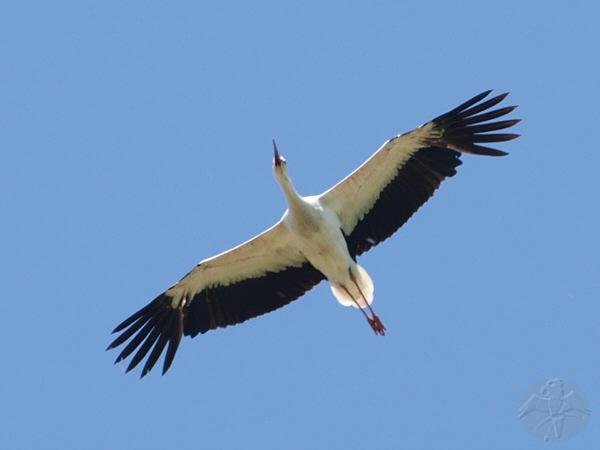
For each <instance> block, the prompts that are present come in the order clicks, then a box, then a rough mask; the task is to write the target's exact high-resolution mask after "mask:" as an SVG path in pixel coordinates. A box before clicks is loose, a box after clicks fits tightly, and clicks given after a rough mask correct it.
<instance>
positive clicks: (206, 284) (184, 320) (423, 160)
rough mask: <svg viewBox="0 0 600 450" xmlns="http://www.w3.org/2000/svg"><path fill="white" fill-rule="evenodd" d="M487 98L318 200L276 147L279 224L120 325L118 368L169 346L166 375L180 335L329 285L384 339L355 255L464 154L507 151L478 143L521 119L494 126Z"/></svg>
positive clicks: (401, 141) (398, 144)
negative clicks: (281, 199) (284, 206)
mask: <svg viewBox="0 0 600 450" xmlns="http://www.w3.org/2000/svg"><path fill="white" fill-rule="evenodd" d="M490 92H491V91H487V92H484V93H482V94H480V95H478V96H476V97H474V98H472V99H471V100H469V101H467V102H465V103H463V104H462V105H460V106H459V107H457V108H455V109H453V110H452V111H450V112H448V113H446V114H443V115H441V116H439V117H437V118H435V119H434V120H432V121H430V122H428V123H426V124H425V125H423V126H421V127H419V128H417V129H415V130H413V131H411V132H409V133H405V134H402V135H399V136H396V137H395V138H393V139H391V140H389V141H388V142H386V143H385V144H384V145H383V146H382V147H381V148H380V149H379V150H377V151H376V152H375V153H374V154H373V155H372V156H371V157H370V158H369V159H368V160H367V161H366V162H365V163H363V164H362V165H361V166H360V167H359V168H358V169H356V170H355V171H354V172H352V173H351V174H350V175H348V176H347V177H346V178H344V179H343V180H342V181H341V182H339V183H338V184H337V185H335V186H333V187H332V188H331V189H329V190H328V191H326V192H324V193H323V194H321V195H319V196H313V197H301V196H300V195H298V194H297V193H296V191H295V190H294V188H293V186H292V184H291V181H290V180H289V177H288V175H287V168H286V164H285V159H284V158H282V157H279V154H278V152H277V150H275V160H274V171H275V177H276V179H277V181H279V183H280V185H281V186H282V188H283V190H284V194H285V195H286V199H287V200H288V205H289V208H288V210H287V211H286V213H285V214H284V217H283V218H282V219H281V220H280V221H279V222H278V223H277V224H275V225H274V226H273V227H271V228H269V229H268V230H267V231H265V232H264V233H261V234H260V235H258V236H256V237H255V238H253V239H251V240H249V241H247V242H245V243H243V244H241V245H239V246H237V247H235V248H233V249H231V250H229V251H226V252H224V253H222V254H220V255H217V256H215V257H212V258H208V259H206V260H203V261H201V262H200V263H199V264H198V265H197V266H196V267H195V268H194V269H192V270H191V271H190V272H189V273H188V274H187V275H186V276H185V277H183V278H182V279H181V280H180V281H179V282H178V283H177V284H175V285H174V286H172V287H171V288H170V289H168V290H167V291H165V292H164V293H162V294H161V295H159V296H158V297H156V298H155V299H154V300H153V301H152V302H150V303H149V304H148V305H147V306H145V307H144V308H142V309H141V310H139V311H138V312H136V313H135V314H133V315H132V316H131V317H129V318H128V319H127V320H125V321H124V322H122V323H121V324H120V325H119V326H117V327H116V328H115V330H114V331H113V333H120V334H119V336H118V337H117V338H116V339H115V340H114V341H113V342H112V343H111V344H110V346H109V347H108V349H112V348H116V347H118V346H120V345H123V344H125V343H127V344H126V345H125V347H124V348H123V350H122V351H121V353H120V354H119V356H118V357H117V360H116V362H120V361H122V360H123V359H125V358H127V357H128V356H130V355H132V354H134V353H135V354H134V356H133V358H132V359H131V362H130V363H129V365H128V367H127V371H130V370H131V369H133V368H134V367H136V366H137V365H138V364H139V363H140V362H141V361H142V360H143V359H144V358H145V357H147V359H146V363H145V365H144V368H143V369H142V376H144V375H145V374H146V373H148V372H149V371H150V370H151V369H152V368H153V367H154V365H155V364H156V362H157V361H158V358H159V357H160V355H161V354H162V353H163V352H164V350H165V348H166V354H165V358H164V364H163V374H164V373H165V372H166V371H167V370H168V369H169V367H170V366H171V363H172V361H173V358H174V356H175V353H176V351H177V348H178V346H179V343H180V341H181V338H182V336H183V335H188V336H191V337H194V336H196V335H197V334H198V333H205V332H207V331H208V330H212V329H216V328H219V327H226V326H228V325H234V324H237V323H241V322H244V321H245V320H248V319H250V318H253V317H256V316H259V315H261V314H265V313H267V312H270V311H273V310H275V309H278V308H280V307H282V306H285V305H287V304H288V303H290V302H292V301H293V300H295V299H297V298H298V297H300V296H302V295H303V294H304V293H305V292H307V291H308V290H310V289H311V288H313V287H314V286H315V285H317V284H318V283H319V282H321V281H322V280H323V279H325V278H327V279H328V280H329V281H330V283H331V286H332V290H333V292H334V294H335V296H336V297H337V298H338V300H339V301H340V302H341V303H342V304H354V305H355V306H357V307H359V309H360V310H361V311H362V312H363V313H364V314H365V316H366V317H367V320H368V321H369V324H370V325H371V327H372V328H373V330H374V331H375V332H376V333H378V334H384V332H385V327H384V326H383V324H382V323H381V321H380V320H379V318H378V317H377V315H376V314H375V313H374V312H373V310H372V309H371V306H370V303H371V301H372V290H373V287H372V283H371V281H370V278H369V276H368V275H367V274H366V272H364V274H363V273H362V271H364V269H362V268H361V267H360V266H358V264H356V257H357V256H359V255H361V254H362V253H364V252H365V251H367V250H369V249H370V248H371V247H373V246H375V245H377V244H378V243H379V242H381V241H383V240H385V239H387V238H388V237H390V236H391V235H392V234H393V233H394V232H395V231H396V230H397V229H398V228H400V227H401V226H402V225H403V224H404V223H405V222H406V221H407V220H408V219H409V218H410V217H411V216H412V215H413V214H414V213H415V212H416V211H417V210H418V209H419V207H420V206H421V205H423V204H424V203H425V202H426V201H427V200H428V199H429V198H430V197H431V196H432V195H433V193H434V191H435V190H436V189H437V188H438V187H439V185H440V183H441V182H442V181H443V180H444V179H446V178H447V177H451V176H453V175H454V174H455V173H456V167H457V166H458V165H460V164H461V161H460V159H459V156H460V154H461V153H471V154H476V155H488V156H502V155H505V154H506V153H504V152H502V151H499V150H495V149H492V148H489V147H486V146H483V145H481V144H486V143H494V142H502V141H508V140H511V139H514V138H516V137H518V135H516V134H508V133H493V132H494V131H498V130H504V129H506V128H510V127H512V126H513V125H515V124H516V123H518V122H519V120H500V121H495V122H491V121H492V120H494V119H497V118H499V117H502V116H504V115H506V114H508V113H509V112H511V111H512V110H513V109H515V107H514V106H509V107H504V108H499V109H495V110H491V108H493V107H494V106H495V105H497V104H498V103H500V102H501V101H502V100H503V99H504V98H505V97H506V96H507V95H508V94H503V95H499V96H497V97H494V98H492V99H489V100H486V101H483V100H484V98H485V97H487V96H488V95H489V93H490ZM319 214H321V216H319ZM332 230H333V231H332ZM309 231H310V232H309ZM328 233H329V234H328ZM336 233H337V234H336ZM301 236H304V237H303V239H308V240H305V241H302V242H304V244H299V242H300V241H299V240H300V238H301ZM315 242H320V243H321V244H322V245H320V246H317V245H316V244H315ZM311 249H318V251H315V252H312V251H311ZM324 251H325V253H326V254H325V255H322V253H323V252H324ZM332 261H334V262H332ZM369 289H370V292H369ZM363 291H364V292H363ZM363 308H368V309H369V310H370V311H369V312H370V315H369V314H367V313H366V312H365V311H364V310H363Z"/></svg>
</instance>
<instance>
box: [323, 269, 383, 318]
mask: <svg viewBox="0 0 600 450" xmlns="http://www.w3.org/2000/svg"><path fill="white" fill-rule="evenodd" d="M331 290H332V292H333V295H335V298H337V301H338V302H340V303H341V304H342V305H344V306H354V307H356V308H358V307H359V306H360V307H361V308H366V307H367V305H370V304H371V303H373V281H372V280H371V277H370V276H369V274H368V273H367V271H366V270H365V269H363V268H362V267H361V266H359V265H358V264H357V265H356V272H355V273H353V274H352V275H351V276H350V277H349V278H348V280H347V282H346V283H345V284H339V283H331Z"/></svg>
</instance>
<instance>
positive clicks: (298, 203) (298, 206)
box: [277, 174, 305, 212]
mask: <svg viewBox="0 0 600 450" xmlns="http://www.w3.org/2000/svg"><path fill="white" fill-rule="evenodd" d="M277 181H279V184H280V185H281V189H283V193H284V195H285V199H286V200H287V202H288V207H289V209H290V211H292V212H296V211H299V210H302V209H304V206H305V205H304V203H305V202H304V201H303V199H302V196H301V195H300V194H298V192H297V191H296V189H295V188H294V185H293V184H292V180H290V178H289V177H288V176H287V174H286V175H283V176H281V177H278V179H277Z"/></svg>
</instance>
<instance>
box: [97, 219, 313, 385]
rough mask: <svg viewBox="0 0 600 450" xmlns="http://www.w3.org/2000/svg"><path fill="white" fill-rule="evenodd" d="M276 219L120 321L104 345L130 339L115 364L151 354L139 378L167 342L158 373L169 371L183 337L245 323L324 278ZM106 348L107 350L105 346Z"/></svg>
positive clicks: (275, 307)
mask: <svg viewBox="0 0 600 450" xmlns="http://www.w3.org/2000/svg"><path fill="white" fill-rule="evenodd" d="M291 242H292V237H291V235H290V233H289V231H288V229H287V227H286V226H285V224H284V223H283V222H282V221H280V222H279V223H277V224H276V225H275V226H273V227H272V228H270V229H268V230H267V231H265V232H264V233H262V234H260V235H258V236H256V237H255V238H254V239H251V240H250V241H248V242H246V243H244V244H242V245H239V246H238V247H235V248H233V249H231V250H229V251H227V252H224V253H221V254H220V255H217V256H215V257H213V258H209V259H206V260H204V261H202V262H200V263H199V264H198V265H197V266H196V267H195V268H194V269H192V270H191V271H190V272H189V273H188V274H187V275H186V276H185V277H183V278H182V279H181V281H179V283H177V284H175V285H174V286H173V287H171V288H170V289H169V290H167V291H166V292H164V293H163V294H161V295H159V296H158V297H157V298H156V299H154V300H153V301H152V302H151V303H149V304H148V305H147V306H145V307H144V308H142V309H141V310H139V311H138V312H136V313H135V314H133V315H132V316H131V317H129V318H128V319H127V320H125V321H124V322H123V323H121V324H120V325H119V326H117V328H115V330H114V331H113V333H118V332H121V334H120V335H119V336H118V337H117V338H116V339H115V340H114V341H113V342H112V343H111V344H110V346H109V347H108V349H112V348H115V347H118V346H120V345H121V344H123V343H125V342H126V341H128V340H129V339H131V340H130V341H129V343H128V344H127V346H126V347H125V348H124V349H123V351H122V352H121V353H120V354H119V356H118V357H117V360H116V361H115V363H117V362H120V361H122V360H123V359H125V358H127V357H128V356H129V355H131V354H132V353H133V352H135V351H136V350H137V353H136V354H135V356H134V357H133V358H132V360H131V362H130V364H129V366H128V367H127V372H129V371H130V370H131V369H133V368H134V367H136V366H137V365H138V364H139V363H140V361H141V360H142V359H144V357H145V356H146V355H147V354H148V352H149V351H150V349H152V351H151V352H150V355H149V356H148V359H147V361H146V364H145V365H144V368H143V370H142V377H143V376H144V375H146V373H148V372H149V371H150V370H151V369H152V367H154V365H155V364H156V361H157V360H158V358H159V357H160V355H161V353H162V352H163V351H164V349H165V347H166V346H167V344H168V348H167V353H166V355H165V360H164V365H163V374H164V373H165V372H166V371H167V370H168V369H169V367H170V365H171V363H172V362H173V358H174V357H175V352H176V351H177V347H178V345H179V342H180V341H181V337H182V335H184V334H185V335H189V336H192V337H194V336H196V335H197V334H198V333H205V332H207V331H208V330H212V329H215V328H218V327H226V326H227V325H234V324H237V323H241V322H244V321H245V320H248V319H250V318H252V317H256V316H259V315H261V314H265V313H267V312H270V311H273V310H275V309H277V308H281V307H282V306H284V305H287V304H288V303H290V302H291V301H292V300H295V299H297V298H298V297H300V296H301V295H303V294H304V293H305V292H306V291H308V290H309V289H311V288H312V287H314V286H315V285H317V284H318V283H319V282H320V281H321V280H323V279H324V276H323V274H321V272H319V271H318V270H317V269H315V268H314V267H313V266H312V265H311V264H310V263H309V262H308V261H307V260H306V258H305V257H304V256H303V255H302V254H301V253H300V252H299V251H298V250H296V248H295V247H294V246H293V245H291ZM108 349H107V350H108Z"/></svg>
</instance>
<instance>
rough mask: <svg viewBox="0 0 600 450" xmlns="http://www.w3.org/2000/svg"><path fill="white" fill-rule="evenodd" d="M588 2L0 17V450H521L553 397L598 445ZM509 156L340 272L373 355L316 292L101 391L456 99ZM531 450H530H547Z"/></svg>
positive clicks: (472, 172) (354, 326)
mask: <svg viewBox="0 0 600 450" xmlns="http://www.w3.org/2000/svg"><path fill="white" fill-rule="evenodd" d="M599 19H600V3H598V2H597V1H579V2H558V1H550V2H544V3H543V5H542V4H541V3H539V2H527V1H526V2H462V3H460V5H457V4H454V3H449V2H441V1H431V2H427V3H426V4H425V3H423V2H377V3H375V4H373V3H370V4H368V5H367V3H358V2H348V3H347V4H345V5H341V4H336V5H335V6H333V5H325V4H323V3H322V2H302V3H299V2H298V3H285V4H283V3H281V2H254V3H253V4H250V3H247V2H246V3H242V2H218V3H217V2H178V3H177V4H175V5H172V4H168V5H167V3H166V2H164V4H161V5H158V4H148V3H147V2H126V3H122V2H118V3H117V2H4V3H3V4H2V5H1V6H0V21H1V26H0V52H1V53H0V55H1V58H2V61H3V63H2V65H1V67H0V86H1V87H0V96H1V97H0V105H1V109H0V111H1V125H0V146H1V155H2V156H1V164H0V173H1V176H0V191H1V192H2V196H1V199H0V232H1V234H0V235H1V242H2V255H3V257H2V258H1V259H0V280H1V284H2V291H3V293H2V298H3V302H2V303H3V316H4V324H3V326H2V331H1V333H2V339H0V354H2V359H3V364H2V367H3V368H2V371H1V372H2V375H1V383H0V403H1V404H2V408H1V409H0V423H2V426H1V427H0V446H1V447H2V448H47V447H48V446H49V445H50V446H56V447H57V448H58V447H60V448H69V447H71V448H114V447H117V446H119V447H130V448H142V447H145V448H165V447H166V446H169V447H171V448H174V447H175V446H177V447H178V448H250V449H251V448H298V449H301V448H302V449H305V448H357V449H358V448H366V447H378V448H399V447H403V448H423V449H432V448H460V449H480V448H532V449H535V448H542V446H543V445H545V444H544V443H542V442H541V441H538V440H536V439H535V438H534V437H532V436H531V435H529V434H528V433H527V432H526V431H525V430H524V429H523V428H522V427H521V425H520V423H519V421H518V419H517V415H516V410H517V406H518V402H519V399H520V398H521V396H522V395H523V393H524V392H525V391H526V390H527V389H528V388H529V387H530V386H531V385H533V384H535V383H538V382H540V381H542V380H545V379H549V378H554V377H562V378H565V379H566V380H568V381H569V382H571V383H574V384H575V385H577V386H578V387H579V388H580V389H581V390H582V391H583V392H585V393H586V395H587V396H588V400H589V402H590V405H591V409H592V415H591V417H590V420H589V423H588V426H587V428H586V429H585V430H584V431H583V432H582V433H581V434H580V435H578V436H577V437H575V438H573V439H572V440H570V441H567V442H565V443H563V444H560V445H561V448H562V449H575V448H576V449H584V448H595V445H597V442H598V440H599V439H600V427H599V426H598V419H597V414H598V413H597V411H598V410H599V409H598V408H599V405H600V385H599V383H598V380H599V378H600V358H599V356H598V355H599V352H598V341H599V338H600V336H599V332H598V322H599V318H600V317H599V316H600V314H599V308H598V299H599V297H600V233H599V231H598V230H600V208H599V206H600V204H599V194H600V191H599V189H598V183H597V180H598V167H600V149H599V143H598V137H597V136H598V131H599V130H600V119H599V117H600V114H599V112H600V111H599V107H598V105H599V103H600V88H599V87H598V73H600V63H599V59H598V55H599V54H600V31H599V30H600V29H599V28H598V23H599ZM486 89H495V90H496V91H495V92H497V93H501V92H505V91H510V92H511V95H510V96H509V97H508V99H507V104H518V105H520V106H519V109H518V110H517V111H516V113H515V114H513V115H512V117H517V118H522V119H523V122H522V123H521V124H519V125H518V126H517V129H516V131H517V132H519V133H521V134H522V135H523V136H522V137H521V138H520V139H518V140H516V141H512V142H510V143H507V144H504V145H502V146H501V147H500V148H501V149H503V150H506V151H508V152H510V156H507V157H505V158H484V157H473V156H470V155H466V157H464V158H463V161H464V164H463V165H462V166H461V167H460V168H459V173H458V175H457V176H456V177H454V178H452V179H451V180H448V181H446V182H445V183H444V184H443V185H442V187H441V189H440V190H439V191H437V193H436V195H435V196H434V197H433V199H432V200H430V201H429V202H428V203H427V204H426V205H425V206H424V207H423V208H422V209H421V210H420V211H419V212H418V213H417V214H416V215H415V216H414V217H413V218H412V219H411V220H410V221H409V222H408V223H407V224H406V225H405V226H404V227H403V228H402V229H401V230H400V232H399V233H397V234H396V235H395V236H394V237H393V238H392V239H390V240H388V241H386V242H385V243H384V244H382V245H380V246H378V247H377V248H375V249H373V250H371V251H370V252H369V253H368V254H366V255H364V256H363V257H362V258H360V259H359V262H360V264H361V265H362V266H364V267H365V268H366V269H367V270H368V272H369V273H370V275H371V277H372V278H373V281H374V283H375V302H374V307H375V310H376V311H377V312H378V314H379V316H380V317H381V318H382V320H383V322H384V323H385V325H386V327H387V329H388V333H387V335H386V336H385V337H384V338H381V337H377V336H375V335H374V334H373V332H372V330H371V329H370V328H369V327H368V325H367V323H366V322H365V320H364V318H363V317H362V315H361V314H359V313H358V312H357V311H356V310H354V309H350V308H343V307H342V306H340V305H339V304H338V303H337V302H336V301H335V299H334V297H333V296H332V294H331V292H330V290H329V286H328V285H327V284H326V283H323V284H321V285H320V286H318V287H317V288H316V289H314V290H313V291H311V292H310V293H309V294H307V295H306V296H305V297H303V298H302V299H300V300H298V301H297V302H294V303H293V304H292V305H290V306H287V307H286V308H283V309H281V310H279V311H276V312H274V313H271V314H269V315H266V316H263V317H260V318H258V319H254V320H252V321H249V322H246V323H244V324H243V325H239V326H235V327H230V328H227V329H224V330H217V331H213V332H209V333H207V334H206V335H203V336H199V337H197V338H195V339H193V340H192V339H189V338H185V339H184V340H183V341H182V344H181V347H180V350H179V352H178V355H177V357H176V359H175V362H174V364H173V366H172V368H171V370H170V371H169V372H168V374H167V375H166V376H164V377H161V376H160V373H159V371H158V370H155V371H154V372H152V373H151V374H150V375H149V376H147V377H146V378H144V379H143V380H141V381H140V380H139V370H136V371H135V372H133V373H130V374H128V375H124V374H123V372H124V369H125V367H126V366H125V365H117V366H113V361H114V359H115V357H116V356H117V353H116V352H115V351H112V352H105V351H104V349H105V348H106V346H107V345H108V344H109V343H110V341H111V336H110V331H111V330H112V329H113V328H114V327H115V326H116V325H117V324H118V323H119V322H121V321H122V320H123V319H124V318H126V317H127V316H128V315H130V314H131V313H133V312H134V311H136V310H137V309H139V308H140V307H141V306H143V305H145V304H146V303H147V302H149V301H150V300H151V299H153V298H154V297H155V296H156V295H157V294H159V293H160V292H162V291H163V290H164V289H165V288H167V287H169V286H170V285H171V284H172V283H173V282H175V281H177V280H178V279H179V278H180V277H181V276H183V275H184V274H185V273H186V272H187V271H188V270H189V269H190V268H191V267H193V265H194V264H196V263H197V262H198V261H199V260H201V259H203V258H205V257H208V256H211V255H213V254H216V253H219V252H221V251H223V250H226V249H228V248H230V247H232V246H234V245H237V244H238V243H240V242H242V241H244V240H246V239H248V238H250V237H252V236H254V235H256V234H258V233H259V232H261V231H263V230H264V229H265V228H267V227H269V226H270V225H272V224H273V223H274V222H275V221H276V220H278V219H279V218H280V217H281V214H282V213H283V211H284V209H285V207H286V204H285V200H284V197H283V195H282V193H281V191H280V188H279V186H278V185H277V183H276V181H275V180H274V178H273V175H272V171H271V160H272V146H271V140H272V139H273V138H275V139H276V140H277V143H278V146H279V150H280V151H281V153H282V154H283V155H285V157H286V159H287V160H288V168H289V171H290V174H291V176H292V178H293V180H294V183H295V185H296V188H297V189H298V190H299V191H300V192H301V193H303V194H305V195H308V194H315V193H319V192H321V191H323V190H325V189H327V188H328V187H329V186H330V185H332V184H333V183H335V182H337V181H338V180H339V179H341V178H342V177H343V176H345V175H346V174H347V173H348V172H350V171H351V170H353V169H354V168H355V167H357V166H358V165H359V164H360V163H362V162H363V161H364V160H365V159H366V158H367V157H368V156H369V155H370V154H371V153H372V152H373V151H375V150H376V149H377V148H378V147H379V146H380V145H381V144H382V143H383V142H384V141H385V140H387V139H389V138H390V137H392V136H394V135H396V134H398V133H401V132H405V131H408V130H410V129H413V128H415V127H417V126H418V125H420V124H422V123H424V122H426V121H428V120H430V119H432V118H433V117H435V116H437V115H439V114H441V113H443V112H445V111H447V110H449V109H451V108H453V107H455V106H457V105H458V104H459V103H461V102H463V101H465V100H467V99H468V98H470V97H472V96H473V95H475V94H477V93H479V92H481V91H483V90H486ZM543 448H545V447H543Z"/></svg>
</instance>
